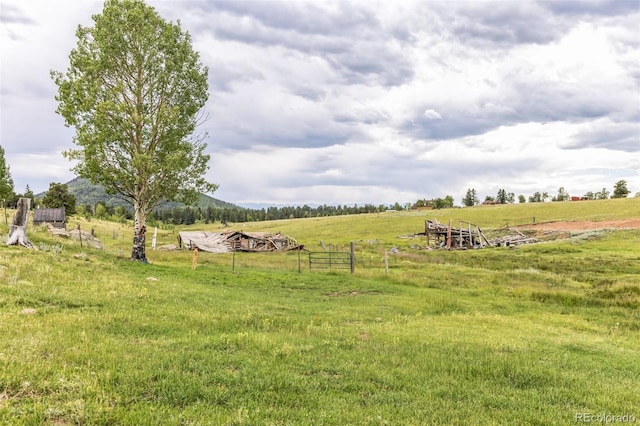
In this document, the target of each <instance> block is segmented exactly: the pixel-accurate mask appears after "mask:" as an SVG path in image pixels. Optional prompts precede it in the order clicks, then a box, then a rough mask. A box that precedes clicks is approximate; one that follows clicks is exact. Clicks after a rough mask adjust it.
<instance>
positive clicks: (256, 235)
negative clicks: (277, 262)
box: [178, 231, 303, 253]
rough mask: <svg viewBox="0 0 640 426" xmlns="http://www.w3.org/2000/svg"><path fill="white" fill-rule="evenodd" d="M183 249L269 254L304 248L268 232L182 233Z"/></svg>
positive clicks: (179, 236)
mask: <svg viewBox="0 0 640 426" xmlns="http://www.w3.org/2000/svg"><path fill="white" fill-rule="evenodd" d="M178 246H179V247H181V248H187V249H194V248H196V247H197V248H198V250H202V251H207V252H211V253H229V252H233V251H251V252H267V251H279V250H283V251H285V250H301V249H302V248H303V246H301V245H300V244H298V242H297V241H296V240H295V239H294V238H291V237H289V236H287V235H283V234H281V233H279V232H278V233H276V234H272V233H267V232H244V231H224V232H211V231H182V232H180V233H179V235H178Z"/></svg>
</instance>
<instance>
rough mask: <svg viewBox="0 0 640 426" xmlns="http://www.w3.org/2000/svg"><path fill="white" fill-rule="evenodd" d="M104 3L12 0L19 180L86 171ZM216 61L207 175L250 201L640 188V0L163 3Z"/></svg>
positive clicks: (5, 7)
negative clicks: (78, 77) (77, 159)
mask: <svg viewBox="0 0 640 426" xmlns="http://www.w3.org/2000/svg"><path fill="white" fill-rule="evenodd" d="M103 4H104V3H103V2H102V1H93V0H56V1H55V2H54V1H51V0H29V1H24V0H0V5H1V6H0V22H1V25H2V28H1V32H0V38H1V39H0V53H1V62H0V81H1V90H0V96H1V99H0V101H1V109H0V111H1V129H0V146H2V147H3V148H4V150H5V159H6V161H7V164H8V165H9V166H10V171H11V175H12V178H13V181H14V185H15V190H16V192H19V193H20V192H24V190H25V188H26V185H29V187H30V188H31V189H32V190H33V191H34V192H36V193H38V192H41V191H46V190H47V189H48V187H49V183H51V182H62V183H64V182H67V181H69V180H71V179H73V178H74V174H73V172H71V171H70V168H71V167H72V166H73V164H72V163H70V162H69V161H68V160H67V159H65V158H64V157H63V155H62V152H63V151H65V150H67V149H70V148H74V144H73V136H74V130H73V128H67V127H65V125H64V120H63V119H62V117H61V116H59V115H57V114H56V113H55V109H56V107H57V103H56V101H55V94H56V91H57V87H56V86H55V84H54V83H53V81H52V80H51V77H50V70H56V71H66V69H67V68H68V66H69V60H68V56H69V53H70V52H71V49H73V48H74V47H75V45H76V42H77V39H76V37H75V30H76V28H77V26H78V25H83V26H90V25H92V23H93V21H92V19H91V17H92V15H93V14H96V13H100V12H101V10H102V7H103ZM147 4H149V5H151V6H153V7H154V8H155V9H156V11H157V12H158V13H159V14H160V15H161V16H162V17H163V18H164V19H165V20H167V21H173V22H176V21H178V20H179V21H180V23H181V26H182V29H183V30H185V31H188V32H189V33H190V35H191V36H192V39H193V47H194V49H195V50H197V51H198V52H199V53H200V55H201V60H202V63H203V64H204V65H205V66H207V67H208V68H209V77H208V79H209V100H208V102H207V104H206V106H205V108H204V111H203V112H204V113H205V114H206V116H207V117H208V118H207V120H206V121H205V123H204V124H203V127H202V128H200V129H199V132H203V131H205V132H206V133H207V134H208V137H207V139H206V143H207V145H208V146H207V153H209V154H210V155H211V161H210V169H209V171H208V172H207V175H206V177H207V179H208V180H209V181H211V182H214V183H217V184H218V185H220V186H219V189H218V190H217V191H216V192H215V193H214V194H211V195H213V196H214V197H215V198H218V199H221V200H224V201H228V202H232V203H236V204H239V205H249V204H251V203H264V204H270V205H302V204H310V205H315V204H328V205H338V204H342V205H344V204H347V205H353V204H359V205H362V204H366V203H371V204H374V205H379V204H393V203H395V202H400V203H401V204H404V203H407V202H415V201H416V200H418V199H432V198H438V197H442V198H443V197H445V196H446V195H451V196H452V197H453V198H454V200H455V203H456V204H457V205H460V204H461V201H462V198H463V197H464V196H465V194H466V192H467V190H468V189H470V188H473V189H475V190H476V191H477V193H478V195H479V197H480V199H481V200H484V198H485V197H486V196H492V197H495V196H496V194H497V192H498V190H499V189H505V190H506V191H507V192H512V193H514V194H515V195H516V196H518V195H520V194H522V195H525V197H527V198H528V196H530V195H532V194H533V193H535V192H548V193H549V195H551V196H553V195H556V194H557V193H558V189H559V188H560V187H563V188H564V189H565V190H566V191H567V192H568V193H569V194H570V195H576V196H580V195H584V194H585V193H587V192H589V191H591V192H598V191H600V190H602V189H603V188H606V189H607V190H608V191H611V192H612V191H613V186H614V184H615V183H616V182H618V181H620V180H625V181H626V182H627V187H628V189H629V190H630V191H631V195H634V194H636V193H638V192H640V0H615V1H594V0H584V1H580V0H564V1H508V0H501V1H473V0H468V1H410V0H403V1H398V2H395V1H388V0H383V1H376V0H362V1H346V0H345V1H342V0H340V1H311V0H282V1H273V0H251V1H244V0H229V1H222V0H214V1H196V0H182V1H176V0H148V1H147Z"/></svg>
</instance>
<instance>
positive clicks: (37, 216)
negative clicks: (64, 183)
mask: <svg viewBox="0 0 640 426" xmlns="http://www.w3.org/2000/svg"><path fill="white" fill-rule="evenodd" d="M43 223H50V224H51V225H53V226H54V227H56V228H61V229H66V228H67V215H66V211H65V209H64V207H61V208H59V209H37V210H35V211H34V212H33V224H34V225H36V226H37V225H42V224H43Z"/></svg>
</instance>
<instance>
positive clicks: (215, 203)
mask: <svg viewBox="0 0 640 426" xmlns="http://www.w3.org/2000/svg"><path fill="white" fill-rule="evenodd" d="M66 185H67V186H68V187H69V192H70V193H72V194H73V195H74V196H75V197H76V204H87V205H94V204H96V203H97V202H100V201H101V202H104V203H106V204H107V205H110V206H125V207H128V208H130V207H131V206H130V204H129V203H127V202H126V201H125V200H123V199H122V198H121V197H119V196H117V195H109V194H107V193H106V192H105V190H104V188H103V187H102V186H101V185H94V184H92V183H91V182H90V181H89V179H84V178H75V179H72V180H70V181H69V182H67V183H66ZM43 195H44V193H42V194H37V195H36V197H38V198H42V196H43ZM196 205H197V206H198V207H200V208H202V209H206V208H208V207H217V208H222V209H224V208H228V209H233V208H236V209H237V208H239V207H238V206H236V205H235V204H232V203H227V202H226V201H222V200H218V199H217V198H213V197H210V196H208V195H205V194H200V199H199V200H198V202H197V203H196ZM174 207H185V204H183V203H179V202H174V201H171V202H169V201H167V202H162V203H160V204H159V205H158V207H157V208H156V209H159V210H164V209H172V208H174Z"/></svg>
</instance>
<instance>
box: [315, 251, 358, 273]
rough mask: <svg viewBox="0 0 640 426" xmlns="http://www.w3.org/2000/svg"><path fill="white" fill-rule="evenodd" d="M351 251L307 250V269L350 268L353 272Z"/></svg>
mask: <svg viewBox="0 0 640 426" xmlns="http://www.w3.org/2000/svg"><path fill="white" fill-rule="evenodd" d="M353 267H354V263H353V256H352V255H351V253H344V252H337V251H318V252H309V269H350V270H351V272H353Z"/></svg>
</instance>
